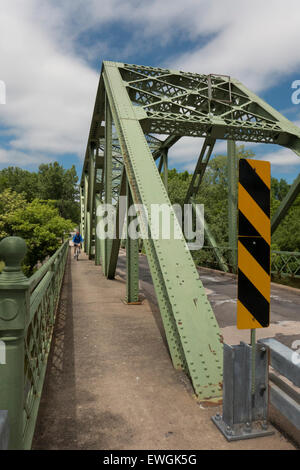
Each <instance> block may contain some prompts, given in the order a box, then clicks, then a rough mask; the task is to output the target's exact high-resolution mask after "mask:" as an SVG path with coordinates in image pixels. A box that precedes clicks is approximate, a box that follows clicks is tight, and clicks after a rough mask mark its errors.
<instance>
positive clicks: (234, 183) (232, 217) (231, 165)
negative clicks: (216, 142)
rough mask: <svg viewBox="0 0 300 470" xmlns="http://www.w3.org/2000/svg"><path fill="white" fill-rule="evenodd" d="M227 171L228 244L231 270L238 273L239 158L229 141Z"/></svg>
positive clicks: (233, 145)
mask: <svg viewBox="0 0 300 470" xmlns="http://www.w3.org/2000/svg"><path fill="white" fill-rule="evenodd" d="M227 154H228V155H227V171H228V242H229V247H230V259H231V270H232V272H234V273H236V272H237V247H238V232H237V213H238V212H237V199H238V198H237V194H238V158H237V153H236V145H235V142H233V141H232V140H228V141H227Z"/></svg>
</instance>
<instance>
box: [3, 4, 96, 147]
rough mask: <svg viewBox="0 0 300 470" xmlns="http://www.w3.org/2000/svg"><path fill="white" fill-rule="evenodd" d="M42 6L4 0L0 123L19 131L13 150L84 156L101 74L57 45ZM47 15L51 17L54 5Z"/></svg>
mask: <svg viewBox="0 0 300 470" xmlns="http://www.w3.org/2000/svg"><path fill="white" fill-rule="evenodd" d="M3 3H5V8H4V7H3ZM39 5H40V3H39V2H36V1H35V0H26V2H21V1H10V2H2V11H1V16H0V57H1V71H0V73H1V79H2V80H4V82H5V83H6V91H7V104H6V105H5V106H1V114H0V122H1V123H2V124H4V125H5V126H7V127H9V128H10V129H11V133H12V132H13V133H14V135H15V136H14V138H13V139H12V140H11V147H12V148H13V149H19V150H24V149H25V150H26V151H27V152H28V151H32V152H36V151H40V152H50V153H58V154H59V153H66V152H70V153H78V154H79V155H81V156H82V155H83V153H84V147H85V144H86V140H87V135H88V129H89V124H90V119H91V114H92V109H93V103H94V99H95V94H96V87H97V82H98V76H97V73H96V72H94V71H93V70H91V69H90V68H89V67H88V65H87V64H85V63H84V62H83V61H82V60H80V59H79V58H77V57H76V56H74V55H72V54H69V53H67V52H65V51H64V48H63V47H62V48H60V47H59V46H58V45H57V44H56V41H55V40H54V37H52V35H51V31H52V30H51V28H49V29H47V27H45V23H44V22H43V21H42V20H41V18H40V17H39V16H38V15H39V12H40V10H39ZM53 11H54V10H53ZM36 12H37V13H36ZM54 13H55V11H54ZM48 14H49V15H50V18H51V14H52V10H51V8H49V9H48ZM44 15H45V10H43V12H42V16H44ZM46 24H47V25H49V24H51V21H49V22H48V23H46Z"/></svg>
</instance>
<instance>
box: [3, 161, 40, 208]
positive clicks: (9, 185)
mask: <svg viewBox="0 0 300 470" xmlns="http://www.w3.org/2000/svg"><path fill="white" fill-rule="evenodd" d="M37 186H38V175H37V173H32V172H30V171H27V170H23V169H22V168H18V167H13V166H9V167H8V168H4V169H3V170H1V171H0V193H2V192H3V191H4V190H5V189H11V190H12V191H15V192H17V193H19V194H21V193H22V194H23V195H24V197H25V199H26V201H28V202H31V201H32V200H33V199H34V198H36V197H38V187H37Z"/></svg>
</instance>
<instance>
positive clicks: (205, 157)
mask: <svg viewBox="0 0 300 470" xmlns="http://www.w3.org/2000/svg"><path fill="white" fill-rule="evenodd" d="M215 142H216V139H211V138H210V137H206V139H205V140H204V143H203V146H202V149H201V152H200V155H199V158H198V160H197V163H196V167H195V171H194V173H193V176H192V180H191V183H190V185H189V188H188V190H187V193H186V196H185V201H184V202H185V204H188V203H189V201H190V199H191V198H194V197H195V196H196V195H197V194H198V192H199V188H200V185H201V182H202V179H203V176H204V173H205V170H206V167H207V164H208V162H209V159H210V157H211V154H212V151H213V148H214V145H215Z"/></svg>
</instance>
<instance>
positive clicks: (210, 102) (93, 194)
mask: <svg viewBox="0 0 300 470" xmlns="http://www.w3.org/2000/svg"><path fill="white" fill-rule="evenodd" d="M183 136H193V137H202V138H204V143H203V147H202V149H201V151H200V154H199V158H198V161H197V163H196V166H195V171H194V174H193V177H192V180H191V184H190V187H189V188H188V191H187V194H186V197H185V202H186V203H189V202H190V203H193V198H194V196H195V195H196V194H197V192H198V190H199V187H200V184H201V181H202V178H203V175H204V173H205V169H206V166H207V164H208V162H209V159H210V156H211V154H212V152H213V148H214V145H215V142H216V140H217V139H224V140H227V141H228V170H229V186H230V188H229V245H230V246H229V248H230V250H231V258H232V266H236V257H237V253H236V244H237V222H236V197H237V195H236V189H235V188H236V165H237V160H236V151H235V142H236V141H243V142H257V143H266V144H278V145H281V146H284V147H287V148H289V149H291V150H292V151H294V152H295V153H296V154H297V155H299V156H300V129H299V128H298V127H296V126H295V125H294V124H293V123H291V122H290V121H289V120H288V119H286V118H285V117H284V116H282V115H281V114H280V113H279V112H277V111H276V110H275V109H273V108H272V107H271V106H269V105H268V104H267V103H265V102H264V101H263V100H262V99H260V98H259V97H258V96H256V95H255V94H254V93H252V92H251V91H250V90H248V89H247V88H246V87H245V86H244V85H243V84H242V83H241V82H239V81H238V80H236V79H232V78H231V77H229V76H224V75H217V74H211V75H199V74H196V73H186V72H178V71H174V70H168V69H162V68H153V67H145V66H139V65H129V64H123V63H117V62H104V63H103V66H102V72H101V76H100V81H99V87H98V91H97V96H96V102H95V107H94V112H93V117H92V122H91V127H90V132H89V138H88V142H87V148H86V154H85V160H84V165H83V172H82V178H81V231H82V233H83V234H84V239H85V251H86V253H87V254H88V255H89V257H90V258H95V263H96V264H97V265H100V264H101V265H102V269H103V272H104V273H105V275H106V276H107V278H109V279H113V278H114V275H115V271H116V264H117V259H118V253H119V248H120V243H121V239H120V238H121V237H116V238H114V239H105V240H103V241H101V240H99V238H98V237H97V236H96V226H97V224H101V217H98V216H97V213H98V212H97V209H98V208H99V206H100V207H101V204H103V203H105V204H110V203H113V204H115V205H116V209H117V214H118V215H119V214H120V212H121V211H122V212H123V216H122V214H121V217H120V219H118V222H116V223H119V220H121V221H123V220H124V218H125V214H124V212H125V207H121V204H119V198H120V196H124V195H126V194H127V196H128V202H127V204H128V205H130V203H131V202H132V201H133V203H134V204H143V205H144V207H146V209H147V211H148V212H150V206H151V204H166V205H168V206H171V204H170V200H169V198H168V184H167V168H168V150H169V149H170V148H171V147H172V145H174V144H175V143H176V142H177V141H178V140H179V139H180V138H181V137H183ZM162 171H163V173H164V178H163V179H162V178H161V176H160V173H161V172H162ZM299 188H300V178H298V179H297V180H296V181H295V184H294V185H293V187H292V188H291V191H290V192H289V194H288V195H287V197H286V199H285V201H283V204H282V206H281V207H280V208H279V210H278V212H277V214H275V217H274V218H273V221H272V231H274V230H275V229H276V227H277V226H278V224H279V223H280V221H281V220H282V218H283V217H284V215H285V214H286V211H287V210H288V208H289V206H290V205H291V203H292V202H293V200H294V199H295V197H296V195H297V194H298V192H299ZM170 210H171V214H172V209H170ZM122 217H123V218H122ZM173 217H174V220H175V214H173ZM129 223H130V217H128V218H127V224H129ZM142 225H143V223H142V222H141V231H142V232H143V230H144V232H143V233H144V234H145V233H146V232H145V230H147V229H146V228H145V227H144V229H143V227H142ZM117 228H120V227H117ZM204 228H205V233H206V237H207V239H208V240H209V245H210V248H211V249H212V250H213V251H214V254H215V256H216V259H217V261H218V264H219V265H220V267H221V269H223V270H224V271H228V270H229V267H228V264H227V263H226V260H225V257H224V256H223V254H222V250H221V249H220V248H219V247H218V246H217V243H216V241H215V240H214V238H213V236H212V234H211V232H210V229H209V226H208V224H207V223H206V222H204ZM143 243H144V247H145V251H146V255H147V259H148V263H149V266H150V271H151V276H152V280H153V284H154V288H155V292H156V295H157V299H158V303H159V308H160V312H161V317H162V320H163V325H164V328H165V333H166V337H167V341H168V345H169V350H170V354H171V357H172V361H173V364H174V367H175V368H178V369H182V370H184V371H185V372H186V373H187V374H188V376H189V377H190V378H191V381H192V384H193V387H194V390H195V392H196V394H197V396H198V397H199V398H200V399H203V400H213V399H214V398H216V399H218V397H220V395H221V393H222V391H221V390H222V338H221V335H220V331H219V327H218V324H217V321H216V319H215V316H214V313H213V311H212V308H211V306H210V304H209V302H208V299H207V296H206V294H205V290H204V288H203V285H202V283H201V280H200V279H199V275H198V272H197V270H196V268H195V264H194V261H193V259H192V256H191V253H190V251H189V249H188V247H187V243H186V240H185V238H184V235H183V234H182V235H181V236H180V238H179V239H173V240H164V239H163V238H162V237H161V238H159V237H151V234H150V237H149V238H147V239H144V240H143ZM126 248H127V249H126V252H127V297H126V299H127V302H128V303H135V302H138V243H137V242H136V241H135V240H130V239H128V240H127V244H126ZM294 255H295V256H297V254H294ZM276 256H277V257H278V256H279V255H278V254H277V255H276ZM282 256H283V255H282ZM276 259H277V258H276ZM277 262H278V260H277ZM279 264H280V263H279ZM283 264H284V262H283ZM280 266H282V263H281V264H280ZM297 270H298V267H297ZM297 272H298V271H297ZM294 274H295V273H294Z"/></svg>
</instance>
